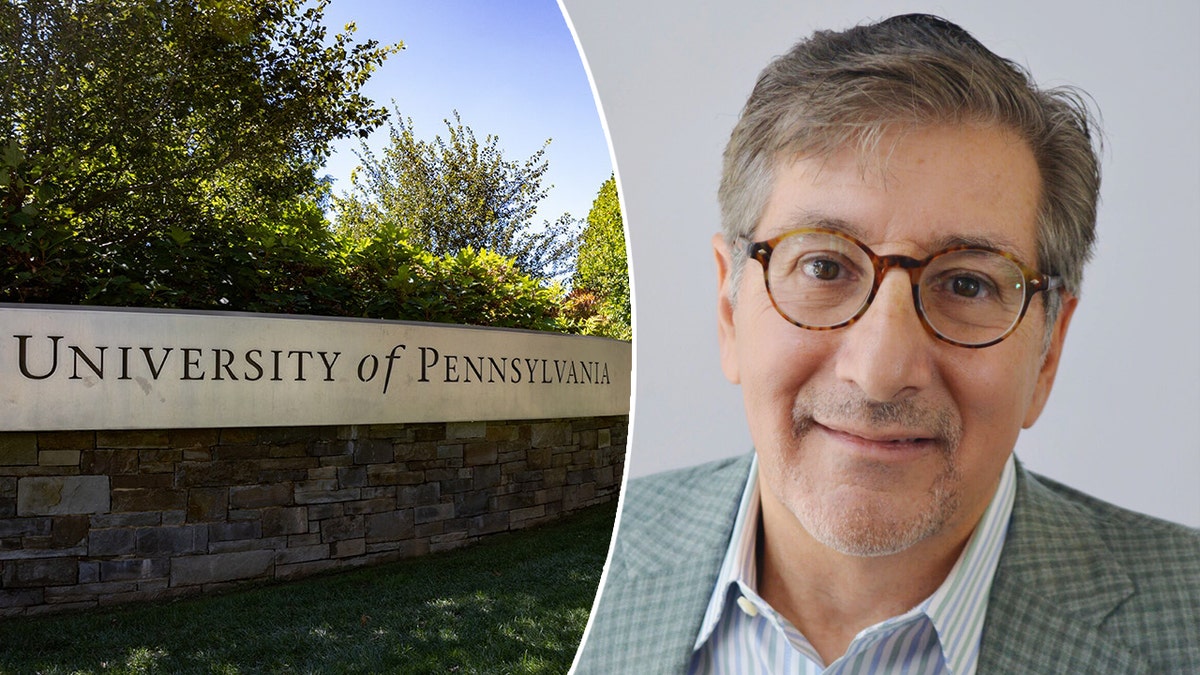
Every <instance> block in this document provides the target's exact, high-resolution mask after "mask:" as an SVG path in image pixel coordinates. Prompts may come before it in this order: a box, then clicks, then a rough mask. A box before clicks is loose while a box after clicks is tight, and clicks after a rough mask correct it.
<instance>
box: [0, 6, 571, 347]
mask: <svg viewBox="0 0 1200 675" xmlns="http://www.w3.org/2000/svg"><path fill="white" fill-rule="evenodd" d="M325 5H326V2H325V1H324V0H322V1H319V2H316V3H315V4H310V3H308V2H306V1H305V0H0V134H2V136H0V301H4V302H12V301H16V302H43V303H59V304H99V305H117V306H143V307H174V308H196V309H230V310H244V311H257V312H286V313H306V314H320V315H341V316H366V317H373V318H381V319H409V320H427V321H448V322H455V323H468V324H482V325H496V326H517V327H524V328H540V329H548V330H559V331H568V330H571V329H573V327H574V324H573V323H572V321H571V319H570V318H569V317H566V316H565V315H563V314H562V313H561V312H560V311H559V308H560V306H561V303H562V298H563V290H562V289H561V287H559V286H557V285H555V284H548V283H544V282H543V281H542V280H540V279H536V278H533V277H531V276H529V275H528V274H525V273H524V272H523V271H522V270H523V269H524V268H523V267H519V266H518V265H517V264H516V263H514V262H513V261H512V260H509V259H506V258H504V257H503V256H501V255H499V254H496V253H491V252H487V251H483V250H480V249H481V248H483V247H488V246H492V247H494V248H496V249H498V250H501V251H506V252H512V251H517V252H521V251H525V249H523V248H522V246H523V245H525V244H529V243H530V242H534V244H535V245H532V246H530V247H529V250H528V251H525V253H524V257H523V258H520V260H521V261H522V264H523V265H526V266H528V268H534V267H538V266H539V265H542V266H545V265H550V264H551V263H552V262H557V261H558V259H557V258H555V257H554V255H552V251H553V247H552V246H548V245H544V244H545V241H546V240H545V239H544V238H543V239H541V240H538V239H528V238H522V237H520V236H514V237H513V238H512V239H510V240H505V239H503V238H493V239H471V240H466V241H463V242H458V243H456V246H455V247H454V248H453V253H452V254H447V253H431V252H429V251H425V250H422V248H423V242H425V241H428V239H427V238H425V239H423V238H422V236H423V235H422V236H418V235H417V234H416V233H414V232H410V231H408V230H405V229H404V228H402V227H400V226H398V225H395V224H391V223H385V224H382V225H380V226H378V227H373V228H371V229H370V231H361V232H357V233H355V235H354V236H352V237H349V236H339V235H338V234H337V233H335V232H334V231H333V230H332V229H331V227H330V223H329V221H328V219H327V218H326V216H325V209H326V207H327V206H328V204H329V200H330V194H329V192H330V191H329V187H328V185H327V184H325V183H324V182H323V181H322V180H320V179H318V178H317V171H318V170H319V168H320V166H321V165H322V164H323V162H324V160H325V159H327V157H328V155H329V151H330V145H331V143H332V141H334V140H335V139H338V138H344V137H352V136H359V137H366V136H367V135H368V134H369V133H370V132H371V131H372V130H373V129H375V128H377V127H379V126H381V125H382V124H383V122H384V120H385V119H386V117H387V110H386V109H385V108H381V107H376V106H375V105H374V103H372V102H371V101H370V100H368V99H366V98H365V97H363V96H362V94H361V93H360V90H361V88H362V86H363V85H364V84H365V83H366V81H367V79H368V77H369V76H370V74H371V73H372V71H373V70H374V69H375V68H377V67H378V66H379V65H380V64H381V63H382V62H383V61H384V59H385V58H387V56H388V55H389V54H391V53H392V52H394V51H395V50H397V49H399V48H400V45H395V46H380V45H378V44H377V43H376V42H374V41H366V42H362V43H359V44H355V43H354V42H353V40H352V33H353V31H354V28H353V26H352V25H351V26H348V27H347V30H346V32H345V33H340V34H336V35H330V34H329V33H328V32H327V30H326V28H325V27H324V26H323V24H322V22H323V12H324V8H325ZM393 131H394V130H393ZM439 143H441V141H440V139H439ZM442 145H444V146H445V147H444V151H445V152H446V153H451V154H452V153H460V154H461V155H463V156H471V157H472V158H473V160H474V161H476V162H477V163H478V164H477V165H476V164H468V163H465V162H459V163H458V164H455V165H454V166H455V167H462V169H463V173H462V174H461V175H458V174H455V175H453V176H450V177H448V180H451V181H454V182H456V183H463V184H470V183H471V182H472V181H479V180H480V178H479V173H478V172H483V171H485V169H486V168H488V167H490V168H493V169H497V170H499V171H500V172H501V173H499V174H497V176H498V180H499V182H498V183H495V182H493V183H487V185H489V186H491V187H492V189H494V190H496V194H504V195H508V197H507V201H505V200H504V199H500V198H499V197H495V196H494V195H492V194H491V193H489V195H491V196H489V197H487V198H488V199H493V201H490V202H487V203H488V204H489V205H494V206H489V207H488V208H493V209H494V210H496V212H497V213H499V214H500V215H499V216H497V219H499V220H504V222H506V223H508V222H522V223H523V222H526V221H528V220H529V218H530V217H531V211H527V210H525V205H526V204H535V203H536V201H537V200H538V199H540V198H541V197H542V196H544V194H545V191H544V190H543V189H542V188H541V187H540V180H541V176H542V174H543V173H544V172H545V163H544V160H542V157H541V153H538V154H537V155H535V156H534V157H533V158H531V160H530V161H529V162H527V163H525V164H524V165H522V164H513V165H511V166H510V164H509V163H506V162H504V161H503V160H502V158H500V157H499V155H498V150H497V148H496V145H495V141H494V140H493V139H492V138H491V137H489V138H488V139H487V141H485V143H484V144H482V145H481V144H479V143H477V142H476V141H475V138H474V135H473V134H471V133H470V131H469V130H464V129H462V128H461V127H459V128H456V129H454V134H452V136H451V138H450V139H449V140H448V141H446V142H444V143H442ZM504 172H508V173H504ZM487 178H488V180H491V179H492V178H495V177H493V176H487ZM505 181H508V182H505ZM497 186H498V187H497ZM473 195H474V193H472V196H470V197H469V198H468V197H461V198H460V202H456V204H458V205H459V206H458V207H457V208H460V209H461V210H466V209H468V208H469V207H472V205H473V204H474V202H473V200H474V199H475V197H474V196H473ZM492 236H493V237H500V234H494V235H492ZM537 242H541V243H542V244H543V245H541V247H540V248H539V245H537ZM506 243H507V245H508V248H505V246H504V245H503V244H506ZM446 250H450V249H449V248H447V249H446ZM539 269H540V267H539Z"/></svg>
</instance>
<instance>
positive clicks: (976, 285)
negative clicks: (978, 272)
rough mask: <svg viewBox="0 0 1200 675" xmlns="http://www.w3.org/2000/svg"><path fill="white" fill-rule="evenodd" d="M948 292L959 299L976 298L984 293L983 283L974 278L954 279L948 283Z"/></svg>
mask: <svg viewBox="0 0 1200 675" xmlns="http://www.w3.org/2000/svg"><path fill="white" fill-rule="evenodd" d="M950 290H951V291H952V292H953V293H954V294H955V295H957V296H959V297H961V298H976V297H979V295H980V294H981V293H984V287H983V283H981V282H980V281H979V279H976V278H975V277H963V276H958V277H954V279H952V280H951V281H950Z"/></svg>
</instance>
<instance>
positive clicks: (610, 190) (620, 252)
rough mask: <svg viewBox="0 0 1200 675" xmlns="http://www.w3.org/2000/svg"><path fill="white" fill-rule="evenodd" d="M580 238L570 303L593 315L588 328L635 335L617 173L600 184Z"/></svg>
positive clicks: (625, 336)
mask: <svg viewBox="0 0 1200 675" xmlns="http://www.w3.org/2000/svg"><path fill="white" fill-rule="evenodd" d="M580 238H581V243H580V244H579V258H578V263H577V265H576V269H575V276H574V278H573V279H572V286H573V290H572V297H571V300H572V303H571V304H572V306H573V307H575V308H577V309H578V313H581V314H585V315H586V314H590V315H591V317H590V319H588V321H587V323H588V326H587V327H585V332H589V333H592V334H596V335H607V336H609V337H614V338H618V339H622V340H629V339H632V338H633V326H632V321H631V316H630V315H631V312H630V294H629V262H628V257H627V256H628V254H627V252H626V250H625V226H624V222H623V221H622V219H621V203H620V199H619V198H618V196H617V181H616V178H615V177H613V176H610V177H609V179H608V180H606V181H604V184H603V185H601V186H600V192H599V194H597V195H596V200H595V201H594V202H592V210H591V211H589V212H588V217H587V225H586V226H585V227H584V229H583V234H582V235H581V237H580Z"/></svg>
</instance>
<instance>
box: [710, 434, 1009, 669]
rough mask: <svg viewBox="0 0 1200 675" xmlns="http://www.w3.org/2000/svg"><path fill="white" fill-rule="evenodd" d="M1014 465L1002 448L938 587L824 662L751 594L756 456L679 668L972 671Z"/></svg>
mask: <svg viewBox="0 0 1200 675" xmlns="http://www.w3.org/2000/svg"><path fill="white" fill-rule="evenodd" d="M1015 473H1016V471H1015V467H1014V462H1013V458H1012V457H1011V456H1010V457H1009V459H1008V462H1007V463H1005V465H1004V470H1003V471H1002V473H1001V475H1000V483H999V486H998V487H997V489H996V494H995V495H993V497H992V500H991V502H990V503H989V504H988V507H987V510H985V511H984V514H983V517H982V518H981V519H980V521H979V525H978V526H977V527H976V528H975V531H974V533H973V534H972V535H971V538H970V540H969V541H968V542H967V545H966V547H965V548H964V549H963V552H962V554H961V555H960V556H959V559H958V561H957V562H956V563H955V565H954V567H953V568H952V569H951V570H950V574H949V575H947V577H946V579H945V580H944V581H943V582H942V585H941V586H940V587H938V589H937V590H936V591H934V593H933V594H932V595H930V596H929V597H928V598H926V599H925V600H924V601H923V602H921V603H920V604H919V605H917V606H916V607H914V608H912V609H911V610H909V611H908V612H905V613H904V614H901V615H900V616H896V617H892V618H890V619H887V620H885V621H882V622H880V623H878V624H875V625H874V626H870V627H868V628H865V629H864V630H862V631H861V632H860V633H859V634H858V635H856V636H855V637H854V639H853V640H852V641H851V642H850V645H849V647H848V648H847V649H846V653H845V654H844V655H842V656H841V657H840V658H838V659H837V660H836V661H834V662H833V663H831V664H828V666H826V665H825V664H824V663H822V661H821V657H820V656H819V655H818V654H817V652H816V650H815V649H813V647H812V645H811V644H809V642H808V640H807V639H805V637H804V636H803V635H802V634H801V633H800V631H798V630H797V629H796V628H795V627H794V626H793V625H792V624H791V623H790V622H789V621H788V620H787V619H785V618H784V617H783V616H782V615H780V614H779V613H778V612H776V611H775V610H774V609H772V608H771V606H770V605H769V604H767V602H766V601H764V600H763V599H762V598H761V597H759V595H758V593H757V592H756V589H757V562H756V559H755V551H756V543H757V542H756V539H757V532H758V520H759V513H760V502H759V486H758V460H757V458H755V460H754V461H753V462H752V464H751V466H750V478H749V480H748V481H747V482H746V489H745V491H744V492H743V494H742V499H741V503H740V505H739V507H738V515H737V518H736V520H735V521H734V530H733V535H732V537H730V543H729V549H728V550H727V551H726V554H725V560H724V563H723V564H722V566H721V573H720V576H718V578H717V585H716V588H715V589H714V591H713V594H712V598H711V600H710V601H709V604H708V609H707V611H706V613H705V615H704V621H703V623H702V624H701V629H700V634H699V635H698V636H697V638H696V643H695V651H694V652H693V654H692V662H691V666H690V668H689V671H688V672H690V673H713V674H718V675H723V674H730V675H733V674H738V675H743V674H748V673H772V674H775V673H780V674H783V673H796V674H801V673H802V674H804V675H815V674H817V673H827V674H831V675H833V674H836V675H866V674H867V673H874V674H877V673H888V674H905V675H907V674H912V675H942V674H951V675H974V673H975V667H976V665H977V663H978V659H979V639H980V635H981V634H982V632H983V619H984V615H985V614H986V612H987V597H988V592H989V590H990V589H991V585H992V577H993V576H994V575H995V572H996V565H997V562H998V561H999V559H1000V550H1001V549H1002V548H1003V546H1004V538H1005V533H1006V531H1007V529H1008V521H1009V517H1010V516H1011V514H1012V505H1013V499H1014V497H1015V496H1016V480H1015Z"/></svg>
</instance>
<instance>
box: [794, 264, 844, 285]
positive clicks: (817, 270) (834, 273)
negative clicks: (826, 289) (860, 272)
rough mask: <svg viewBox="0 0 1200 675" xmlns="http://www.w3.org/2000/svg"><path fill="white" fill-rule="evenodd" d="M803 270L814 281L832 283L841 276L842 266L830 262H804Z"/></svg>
mask: <svg viewBox="0 0 1200 675" xmlns="http://www.w3.org/2000/svg"><path fill="white" fill-rule="evenodd" d="M803 270H804V273H805V274H806V275H808V276H810V277H812V278H814V279H820V280H822V281H833V280H834V279H837V278H838V276H839V274H841V271H842V266H841V265H839V264H838V263H836V262H834V261H832V260H825V259H817V260H809V261H806V262H805V263H804V266H803Z"/></svg>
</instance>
